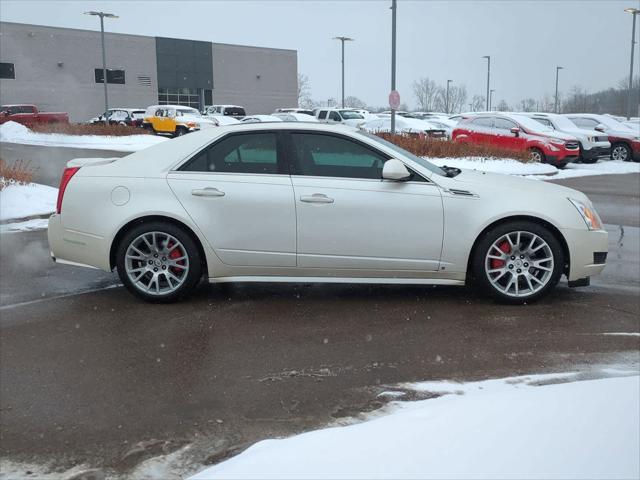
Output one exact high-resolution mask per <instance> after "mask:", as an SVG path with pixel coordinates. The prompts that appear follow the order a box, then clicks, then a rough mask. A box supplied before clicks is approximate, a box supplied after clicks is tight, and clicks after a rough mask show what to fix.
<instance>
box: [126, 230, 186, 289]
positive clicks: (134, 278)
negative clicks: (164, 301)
mask: <svg viewBox="0 0 640 480" xmlns="http://www.w3.org/2000/svg"><path fill="white" fill-rule="evenodd" d="M124 265H125V271H126V272H127V276H128V278H129V280H131V283H132V284H133V285H135V286H136V288H138V289H139V290H141V291H142V292H144V293H147V294H150V295H166V294H168V293H172V292H174V291H176V290H177V289H178V288H179V287H180V286H181V285H182V284H183V283H184V281H185V280H186V278H187V274H188V273H189V257H188V256H187V251H186V249H185V248H184V246H183V245H182V243H180V242H179V241H178V239H176V238H175V237H174V236H172V235H169V234H167V233H163V232H147V233H144V234H142V235H140V236H139V237H136V238H135V239H134V240H133V241H132V242H131V243H130V244H129V247H127V252H126V254H125V262H124Z"/></svg>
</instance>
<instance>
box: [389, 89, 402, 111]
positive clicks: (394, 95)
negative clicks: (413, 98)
mask: <svg viewBox="0 0 640 480" xmlns="http://www.w3.org/2000/svg"><path fill="white" fill-rule="evenodd" d="M399 106H400V93H398V91H397V90H392V91H391V93H390V94H389V107H390V108H391V110H397V109H398V107H399Z"/></svg>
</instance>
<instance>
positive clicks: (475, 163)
mask: <svg viewBox="0 0 640 480" xmlns="http://www.w3.org/2000/svg"><path fill="white" fill-rule="evenodd" d="M425 158H426V157H425ZM427 160H429V161H430V162H431V163H433V164H435V165H438V166H439V167H441V166H443V165H447V166H449V167H455V168H466V169H469V170H478V171H481V172H490V173H503V174H506V175H524V176H530V178H538V179H541V180H560V179H563V178H574V177H587V176H591V175H616V174H625V173H640V163H636V162H621V161H614V160H600V161H598V163H592V164H583V163H569V164H568V165H567V166H566V167H565V168H564V169H563V170H559V169H557V168H556V167H554V166H553V165H549V164H547V163H533V162H530V163H522V162H519V161H518V160H514V159H509V158H502V159H501V158H475V157H466V158H427Z"/></svg>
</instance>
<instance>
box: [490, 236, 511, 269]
mask: <svg viewBox="0 0 640 480" xmlns="http://www.w3.org/2000/svg"><path fill="white" fill-rule="evenodd" d="M498 248H499V249H500V250H501V251H502V252H504V253H509V252H510V251H511V248H509V242H507V241H506V240H505V241H504V242H502V243H501V244H500V245H498ZM506 263H507V262H505V261H504V260H500V259H498V258H492V259H491V269H496V268H502V267H504V265H505V264H506Z"/></svg>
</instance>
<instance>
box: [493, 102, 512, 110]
mask: <svg viewBox="0 0 640 480" xmlns="http://www.w3.org/2000/svg"><path fill="white" fill-rule="evenodd" d="M496 109H497V110H498V111H499V112H508V111H509V110H511V108H510V107H509V104H508V103H507V102H505V101H504V100H500V103H498V106H497V108H496Z"/></svg>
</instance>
